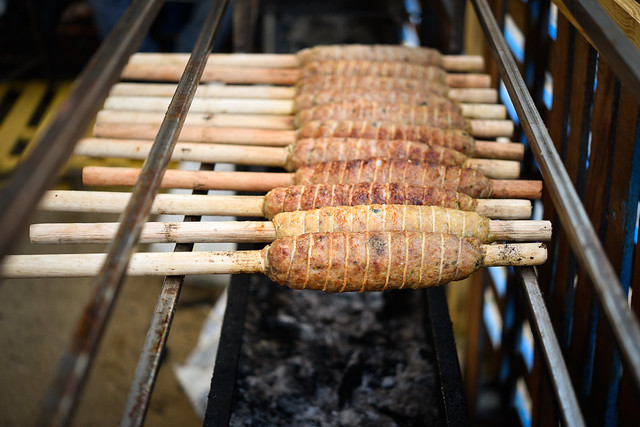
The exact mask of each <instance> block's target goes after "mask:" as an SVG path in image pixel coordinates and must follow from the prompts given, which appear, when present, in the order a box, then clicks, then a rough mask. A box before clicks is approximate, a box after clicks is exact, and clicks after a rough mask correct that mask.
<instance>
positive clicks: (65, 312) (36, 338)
mask: <svg viewBox="0 0 640 427" xmlns="http://www.w3.org/2000/svg"><path fill="white" fill-rule="evenodd" d="M52 215H53V214H38V215H37V216H36V217H35V218H34V220H33V221H31V222H32V223H34V222H49V221H57V220H60V218H58V217H59V216H60V215H65V214H55V215H53V216H55V217H56V218H52ZM66 215H68V214H66ZM74 217H77V215H75V214H74ZM76 219H77V220H78V221H81V220H83V218H82V217H81V216H80V218H76ZM84 220H85V221H89V219H84ZM90 220H91V221H95V217H92V218H91V219H90ZM96 248H97V249H96ZM100 248H103V247H99V246H96V245H94V246H93V248H92V247H87V245H82V246H71V245H67V246H64V247H56V248H50V247H45V246H37V247H36V246H33V245H31V244H30V243H28V242H27V237H26V236H25V237H24V239H23V240H22V241H21V242H20V243H19V244H18V245H17V247H16V249H15V250H14V251H12V253H16V254H17V253H30V252H38V253H43V252H45V251H47V252H60V251H65V252H71V251H85V252H86V251H100V250H101V249H100ZM203 282H204V283H205V284H207V281H206V280H204V279H202V278H201V279H200V280H199V281H198V286H193V284H192V285H189V282H187V285H186V286H185V287H184V289H183V291H182V294H181V297H180V303H179V306H178V309H177V311H176V315H175V318H174V322H173V326H172V329H171V334H170V336H169V341H168V344H167V349H168V351H167V354H166V356H165V358H164V360H163V362H162V365H161V368H160V371H159V376H158V379H157V382H156V386H155V389H154V392H153V395H152V400H151V403H150V406H149V411H148V414H147V418H146V422H145V425H153V426H176V425H180V426H190V425H193V426H195V425H202V421H201V420H200V419H198V417H197V416H196V414H195V412H194V411H193V409H192V408H191V405H190V403H189V401H188V400H187V397H186V395H185V394H184V392H183V391H182V389H181V387H180V385H179V384H178V382H177V380H176V377H175V375H174V373H173V369H172V367H173V365H175V364H181V363H183V362H184V360H185V358H186V356H187V355H188V353H189V352H190V351H191V350H192V349H193V347H194V346H195V344H196V342H197V338H198V334H199V332H200V328H201V325H202V322H203V320H204V318H205V317H206V315H207V313H208V312H209V310H210V309H211V307H212V305H213V303H214V302H215V300H216V298H217V296H218V295H219V293H220V287H216V286H210V287H207V286H201V285H202V284H203ZM160 285H161V278H151V279H150V278H142V279H141V278H130V279H127V280H126V282H125V284H124V286H123V288H122V291H121V293H120V296H119V299H118V302H117V304H116V307H115V309H114V311H113V313H112V317H111V321H110V323H109V325H108V327H107V330H106V333H105V335H104V337H103V340H102V343H101V347H100V349H99V355H98V357H97V358H96V360H95V362H94V365H93V368H92V371H91V374H90V377H89V379H88V381H87V384H86V386H85V389H84V393H83V395H82V398H81V399H80V402H79V407H78V410H77V413H76V415H75V417H74V420H73V425H77V426H113V425H117V424H118V422H119V420H120V418H121V416H122V412H123V410H124V405H125V400H126V397H127V394H128V391H129V387H130V384H131V380H132V378H133V373H134V371H135V367H136V364H137V361H138V357H139V353H140V351H141V348H142V344H143V342H144V339H145V335H146V332H147V328H148V325H149V322H150V320H151V317H152V314H153V311H154V307H155V304H156V300H157V297H158V294H159V291H160ZM90 288H91V283H90V280H89V279H46V280H45V279H38V280H4V281H2V282H0V348H2V351H0V384H1V390H2V392H1V393H0V425H2V426H23V425H33V419H34V417H35V414H36V413H37V410H38V408H39V400H40V399H41V398H42V396H43V393H44V390H45V389H46V387H48V385H49V384H50V381H51V379H52V375H53V372H54V371H55V369H56V366H57V364H58V361H59V358H60V356H61V354H62V352H63V351H64V350H65V349H66V345H67V343H68V341H69V339H70V338H71V335H72V332H73V330H74V328H75V325H76V322H77V320H78V318H79V316H80V313H81V311H82V309H83V307H84V305H85V304H86V301H87V300H88V298H89V295H90V292H91V289H90Z"/></svg>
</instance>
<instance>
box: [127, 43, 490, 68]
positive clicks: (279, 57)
mask: <svg viewBox="0 0 640 427" xmlns="http://www.w3.org/2000/svg"><path fill="white" fill-rule="evenodd" d="M411 49H415V50H417V49H416V48H411ZM440 57H441V60H442V68H444V69H445V70H449V71H467V72H473V71H476V72H477V71H482V70H484V58H483V57H482V56H480V55H440ZM188 59H189V57H188V55H185V54H181V53H171V54H166V53H136V54H133V55H132V56H131V58H130V60H129V63H130V64H162V65H165V64H171V65H182V66H184V65H186V63H187V60H188ZM411 59H412V55H407V56H406V60H407V62H411ZM209 61H210V62H211V63H212V64H216V65H218V66H224V67H260V68H297V67H299V66H300V63H301V62H304V59H302V58H300V56H298V55H296V54H274V53H233V54H223V53H213V54H211V55H210V56H209Z"/></svg>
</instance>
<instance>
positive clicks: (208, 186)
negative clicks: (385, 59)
mask: <svg viewBox="0 0 640 427" xmlns="http://www.w3.org/2000/svg"><path fill="white" fill-rule="evenodd" d="M139 175H140V169H137V168H125V167H101V166H88V167H85V168H84V169H83V171H82V180H83V183H84V184H85V185H94V186H132V185H134V184H135V183H136V181H137V179H138V176H139ZM300 179H301V175H300V170H299V171H298V173H279V172H221V171H183V170H175V169H172V170H167V171H166V172H165V175H164V177H163V179H162V183H161V187H162V188H190V189H199V190H234V191H269V190H271V189H273V188H276V187H288V186H291V185H298V184H300V182H298V181H299V180H300ZM432 184H433V185H436V184H437V183H432ZM446 184H447V183H446V182H443V183H442V185H446ZM412 185H420V184H418V183H415V184H412ZM423 185H424V184H423ZM490 185H491V189H492V192H491V195H492V197H496V198H507V199H510V198H524V199H539V198H540V197H541V195H542V183H541V182H540V181H529V180H496V179H492V180H490ZM436 186H440V185H436ZM445 188H446V187H445ZM472 196H474V197H477V196H475V195H472Z"/></svg>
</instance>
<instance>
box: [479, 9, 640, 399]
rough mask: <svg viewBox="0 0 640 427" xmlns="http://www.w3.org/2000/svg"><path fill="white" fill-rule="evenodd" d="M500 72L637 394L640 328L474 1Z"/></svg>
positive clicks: (492, 25)
mask: <svg viewBox="0 0 640 427" xmlns="http://www.w3.org/2000/svg"><path fill="white" fill-rule="evenodd" d="M472 3H473V6H474V8H475V10H476V15H477V16H478V19H479V21H480V25H481V26H482V29H483V31H484V33H485V35H486V38H487V41H488V43H489V47H490V48H491V51H492V53H493V56H494V58H495V59H496V62H497V64H498V70H499V72H500V75H501V77H502V80H503V82H504V84H505V86H506V88H507V91H508V93H509V96H510V97H511V101H512V102H513V105H514V107H515V109H516V111H517V113H518V117H519V118H520V121H521V125H522V127H523V130H524V132H525V134H526V136H527V139H528V140H529V142H530V144H531V148H532V151H533V154H534V156H535V158H536V161H537V162H538V165H539V167H540V170H541V172H542V176H543V178H544V183H545V188H546V190H547V191H549V194H550V195H551V198H552V200H553V204H554V206H555V207H556V210H557V211H558V215H559V217H560V221H561V222H562V223H563V224H564V225H565V230H566V232H567V236H568V239H569V242H570V244H571V248H572V249H573V251H574V252H575V254H576V257H577V259H578V261H579V263H580V265H581V266H582V267H583V268H584V269H585V271H587V274H588V275H589V278H590V279H591V281H592V283H593V287H594V290H595V293H596V295H597V297H598V300H599V301H600V304H601V306H602V309H603V311H604V313H605V315H606V316H607V320H608V322H609V325H610V326H611V329H612V331H613V334H614V336H615V338H616V342H617V344H618V346H619V348H620V351H621V353H622V356H623V359H624V361H625V363H626V368H627V369H628V371H629V374H630V376H631V378H632V380H633V382H634V385H635V387H636V389H640V326H638V321H637V319H636V317H635V315H634V313H633V312H632V311H631V310H630V309H629V306H628V304H627V299H626V297H625V295H624V293H623V292H622V286H621V284H620V280H619V279H618V276H617V274H616V272H615V270H614V269H613V267H612V265H611V263H610V262H609V260H608V258H607V256H606V253H605V252H604V249H603V248H602V245H601V244H600V240H599V238H598V236H597V234H596V232H595V230H594V229H593V226H592V225H591V222H590V221H589V217H588V215H587V213H586V211H585V209H584V206H583V205H582V203H581V201H580V198H579V197H578V194H577V193H576V190H575V189H574V187H573V185H572V183H571V180H570V179H569V176H568V174H567V171H566V169H565V167H564V165H563V164H562V161H561V160H560V157H559V155H558V153H557V151H556V149H555V147H554V145H553V142H552V141H551V137H550V136H549V133H548V131H547V128H546V126H545V124H544V122H543V121H542V118H541V117H540V114H539V113H538V110H537V108H536V106H535V104H534V103H533V100H532V99H531V96H530V95H529V92H528V90H527V87H526V85H525V83H524V81H523V79H522V76H521V75H520V73H519V71H518V68H517V66H516V64H515V61H514V60H513V57H512V55H511V53H510V51H509V47H508V46H507V43H506V41H505V40H504V37H503V36H502V32H501V30H500V27H499V26H498V23H497V22H496V20H495V17H494V16H493V13H492V12H491V8H490V7H489V5H488V3H487V1H486V0H473V1H472Z"/></svg>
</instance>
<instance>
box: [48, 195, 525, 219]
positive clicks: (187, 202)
mask: <svg viewBox="0 0 640 427" xmlns="http://www.w3.org/2000/svg"><path fill="white" fill-rule="evenodd" d="M268 196H269V194H267V195H266V196H218V195H215V196H209V195H206V196H205V195H185V194H158V195H157V196H156V198H155V199H154V202H153V205H152V207H151V211H150V213H151V214H168V215H220V216H238V217H265V218H267V219H271V218H272V216H271V215H270V214H269V213H268V212H267V210H266V202H267V201H268ZM130 197H131V194H130V193H125V192H110V191H68V190H56V191H49V192H47V193H45V194H44V196H43V197H42V199H41V201H40V204H39V206H38V207H39V209H41V210H45V211H56V212H94V213H121V212H122V211H123V210H124V207H125V206H126V204H127V202H128V201H129V198H130ZM475 202H476V204H477V205H476V208H475V212H476V213H478V214H480V215H483V216H486V217H488V218H492V219H528V218H530V216H531V202H530V201H529V200H521V199H499V200H497V199H476V200H475Z"/></svg>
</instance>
